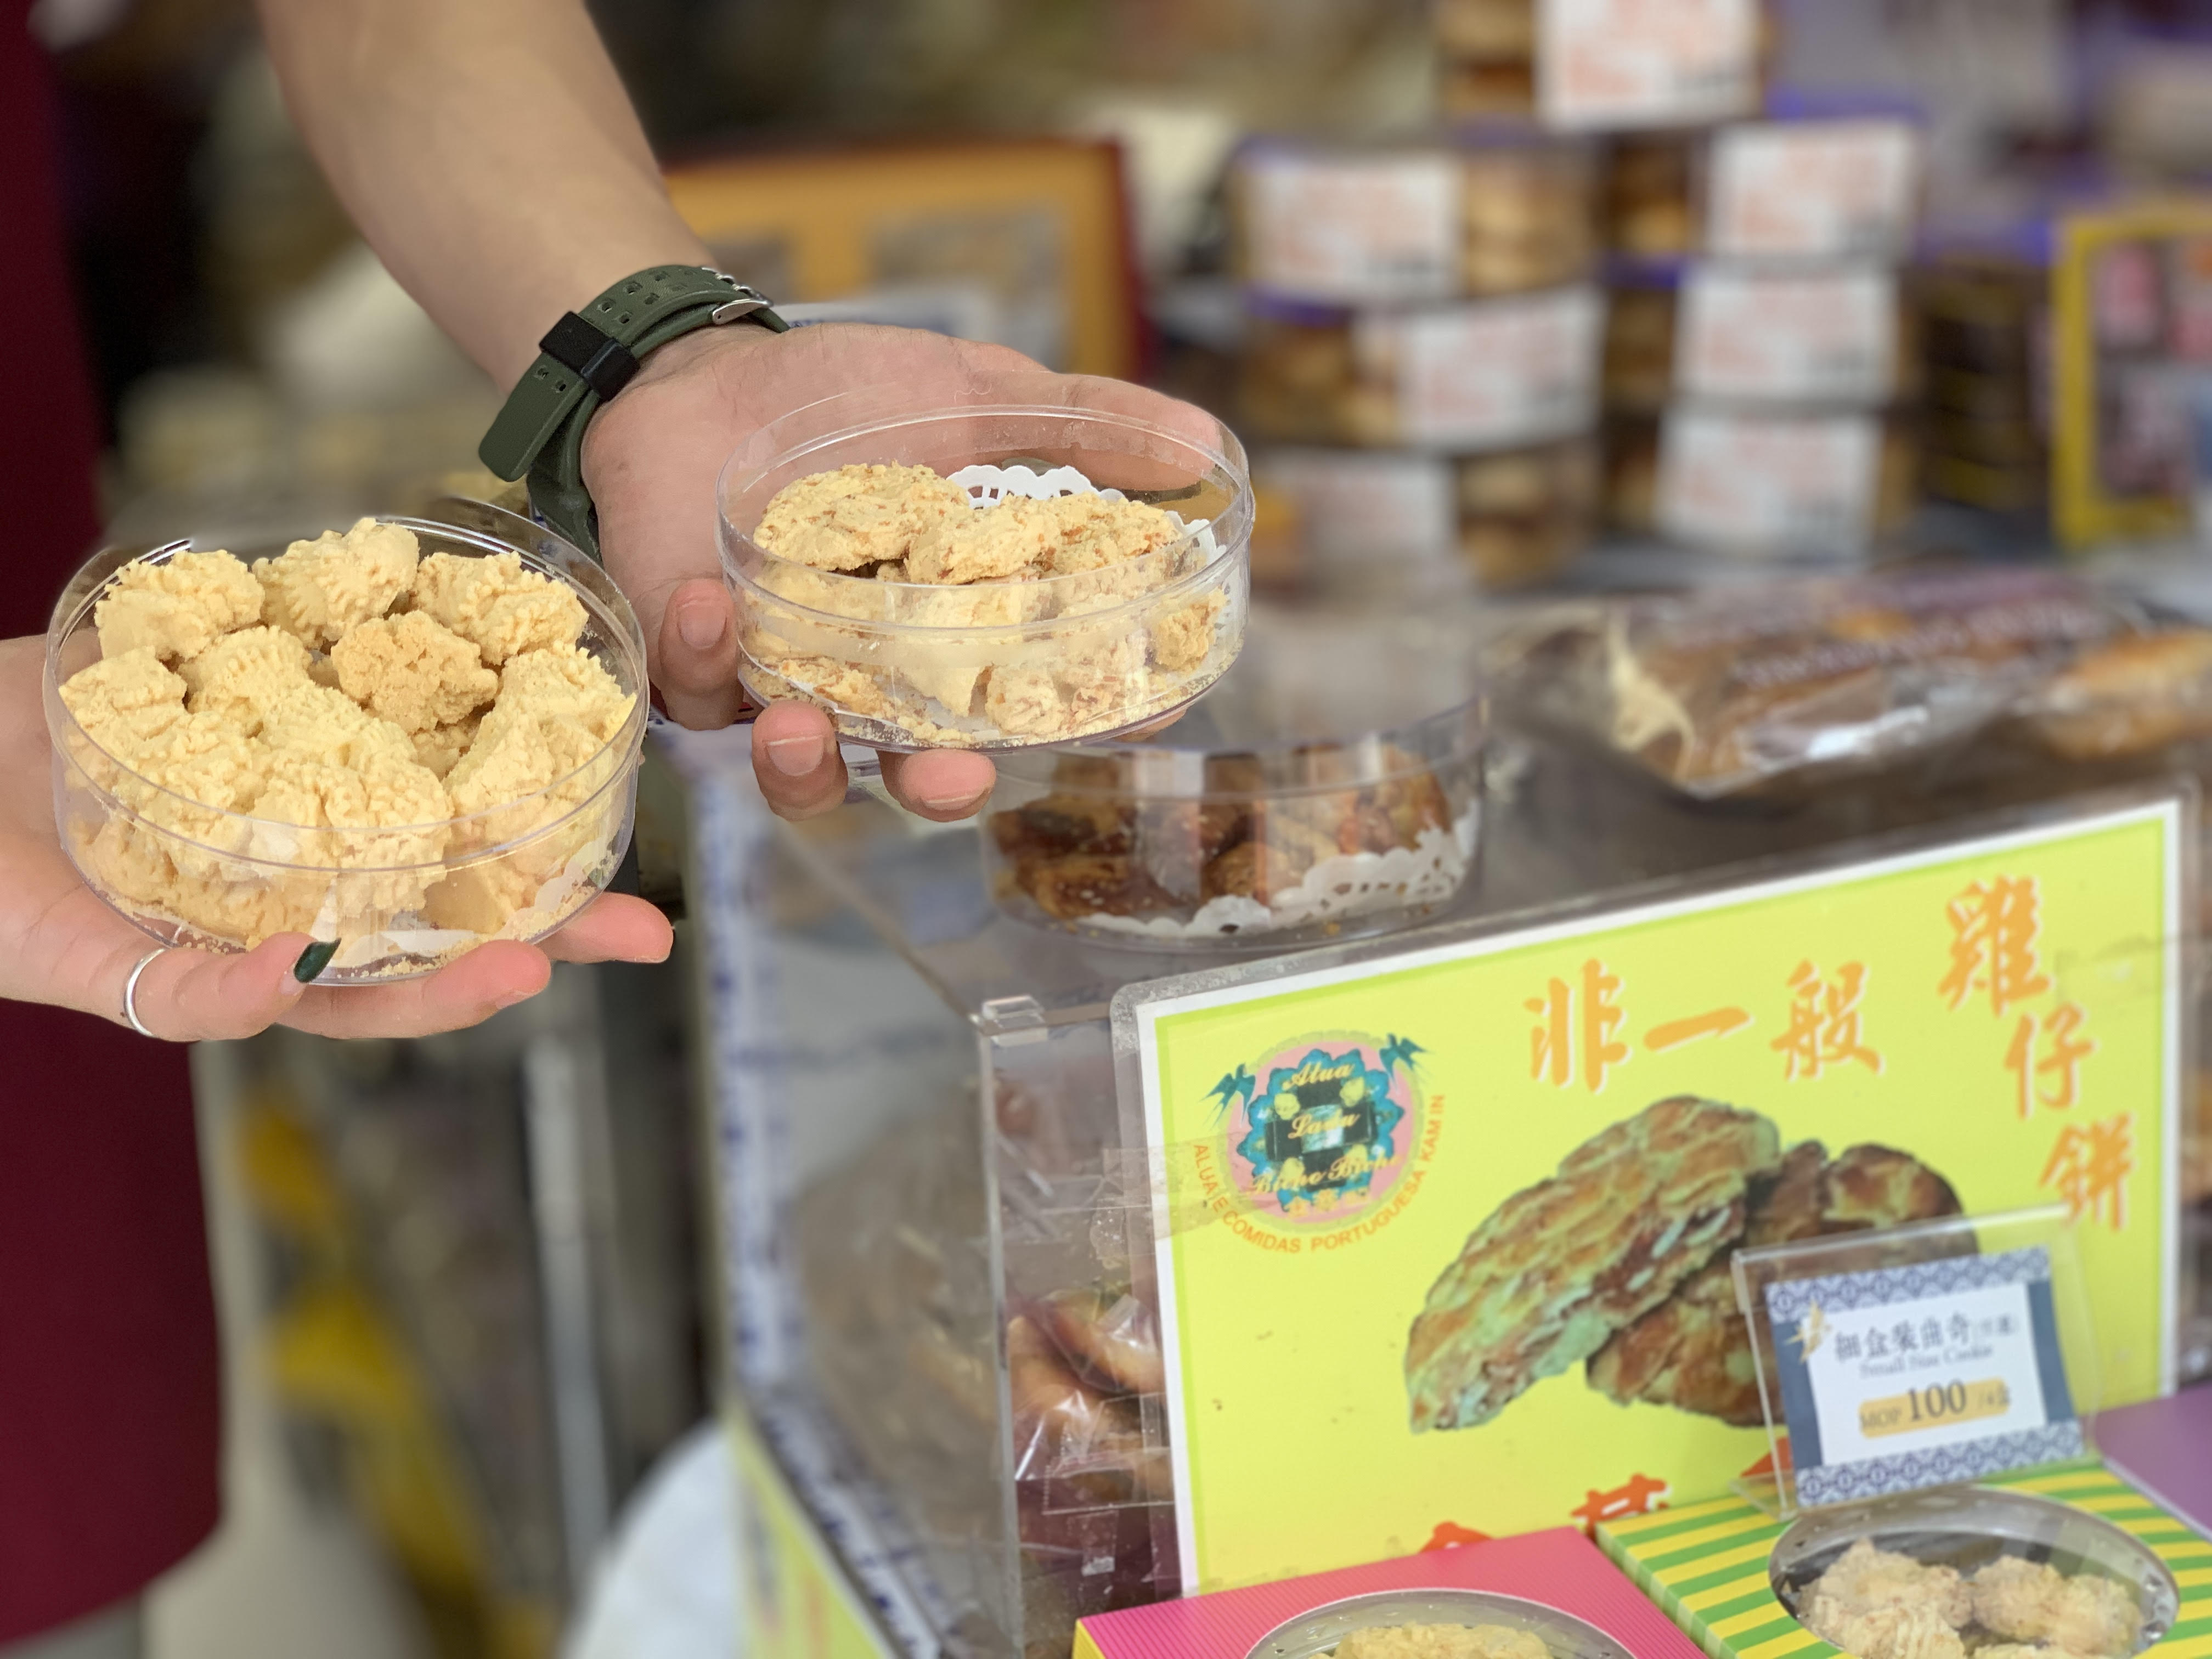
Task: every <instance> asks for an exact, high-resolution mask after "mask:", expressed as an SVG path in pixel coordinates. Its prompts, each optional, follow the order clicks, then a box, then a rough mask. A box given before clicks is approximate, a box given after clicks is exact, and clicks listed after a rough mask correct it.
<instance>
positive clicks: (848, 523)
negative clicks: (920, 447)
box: [753, 465, 972, 570]
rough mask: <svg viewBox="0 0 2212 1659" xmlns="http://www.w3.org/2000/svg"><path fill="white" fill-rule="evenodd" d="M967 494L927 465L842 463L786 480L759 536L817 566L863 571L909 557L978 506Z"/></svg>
mask: <svg viewBox="0 0 2212 1659" xmlns="http://www.w3.org/2000/svg"><path fill="white" fill-rule="evenodd" d="M971 510H972V509H971V508H970V507H969V500H968V492H967V491H966V490H964V489H962V488H961V487H960V486H959V485H958V484H957V483H953V482H952V481H951V479H949V478H941V477H939V476H938V475H937V474H936V473H934V472H933V471H930V470H929V469H928V468H927V467H926V466H880V465H859V466H842V467H839V468H838V469H837V470H836V471H835V472H817V473H816V474H814V475H813V476H812V477H805V478H800V479H798V480H797V481H795V482H794V483H787V484H786V485H785V486H784V487H783V488H782V489H780V490H778V491H777V492H776V495H775V499H774V500H772V501H769V504H768V507H767V508H766V510H764V511H763V513H762V514H761V519H760V524H759V526H758V527H757V528H756V529H755V530H754V532H753V539H754V540H755V541H756V542H757V543H759V544H760V545H761V547H762V548H763V550H766V551H768V552H769V553H772V554H774V555H775V556H776V557H777V558H779V559H787V560H788V561H790V562H792V563H793V564H804V565H811V566H812V567H813V568H815V569H817V570H860V569H862V568H866V567H867V566H869V565H872V564H881V563H883V562H884V561H886V560H896V559H903V558H905V557H906V556H907V550H908V548H909V547H911V546H912V545H913V544H914V541H915V538H916V537H917V536H920V535H921V533H922V532H924V531H926V530H927V529H929V528H930V527H931V526H934V525H936V524H937V523H938V522H939V521H940V520H945V519H948V518H951V516H952V515H954V514H956V513H957V514H960V515H962V516H963V517H964V516H967V515H968V514H969V513H970V512H971Z"/></svg>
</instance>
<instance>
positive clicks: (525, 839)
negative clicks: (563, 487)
mask: <svg viewBox="0 0 2212 1659" xmlns="http://www.w3.org/2000/svg"><path fill="white" fill-rule="evenodd" d="M439 510H440V511H441V513H448V514H449V516H450V517H451V518H452V519H453V520H455V521H454V522H441V521H438V520H430V519H417V518H400V517H390V516H382V515H380V519H379V521H380V523H384V524H392V525H398V526H404V528H406V529H408V530H410V531H412V532H414V534H415V537H416V541H417V543H418V544H419V546H420V549H421V551H422V554H423V556H428V555H430V554H433V553H451V554H455V555H459V556H464V557H469V558H488V557H490V556H495V555H497V554H502V553H518V554H520V556H521V559H522V562H523V564H524V565H525V566H526V568H529V569H531V570H534V571H536V572H538V574H541V575H544V576H548V577H550V578H552V579H553V580H556V581H558V582H560V583H562V585H564V586H566V587H568V589H569V590H570V591H571V592H574V594H575V596H576V598H577V599H579V600H580V601H581V602H582V604H583V607H584V615H585V625H584V631H583V634H582V635H581V637H580V640H579V641H578V643H579V644H580V645H581V646H583V647H585V648H586V649H587V650H589V651H590V652H591V653H592V655H593V656H594V657H596V658H597V659H599V663H600V665H601V666H603V667H604V668H605V670H606V671H607V672H608V673H609V674H611V675H612V676H613V677H614V678H615V680H616V682H617V684H619V685H620V686H621V688H622V689H623V691H624V692H626V693H629V694H631V696H633V699H634V701H633V702H632V706H631V708H630V713H629V718H628V720H626V721H625V722H624V723H623V726H622V728H621V730H620V731H619V732H617V733H616V734H615V735H614V736H613V737H612V738H611V739H609V740H608V741H607V742H606V743H605V745H604V746H603V747H602V748H601V749H600V750H599V752H597V753H596V754H594V755H593V756H592V757H591V758H590V759H589V760H587V761H586V762H585V763H583V764H582V765H580V767H578V768H577V769H575V770H574V772H572V773H570V774H569V775H568V776H566V777H564V778H562V779H560V780H558V781H556V782H554V783H553V784H551V785H550V786H549V787H545V788H544V789H542V790H539V791H538V792H536V793H532V794H530V795H527V796H525V797H524V798H522V799H518V800H514V801H511V802H508V803H507V804H505V805H500V806H496V807H493V808H491V809H489V810H488V811H483V812H479V813H477V814H474V815H472V816H470V817H453V818H448V819H446V820H444V821H442V822H440V823H424V824H414V825H405V826H393V825H379V826H377V827H375V828H373V829H371V828H358V829H356V828H345V827H338V828H327V829H308V828H303V827H301V825H298V824H295V823H284V822H281V821H278V820H275V819H270V818H258V817H252V816H250V815H248V814H246V813H242V812H235V811H220V810H216V809H215V808H211V807H208V806H204V805H200V804H199V803H197V802H196V801H193V800H191V799H187V798H185V797H184V796H182V795H179V794H177V793H173V792H172V791H170V790H168V789H166V788H163V787H160V786H159V785H157V784H155V783H154V782H153V781H149V780H148V779H146V778H144V777H142V776H140V775H138V774H137V773H136V772H134V771H132V770H131V768H130V767H129V766H128V765H126V764H125V763H123V762H122V761H121V760H119V759H118V758H117V757H115V756H113V755H112V754H110V753H109V752H108V751H107V750H106V749H104V748H102V747H101V746H100V744H97V743H96V742H94V740H93V739H92V738H90V737H89V736H88V735H87V733H86V732H85V731H84V730H83V728H82V726H79V725H78V723H77V720H76V716H74V715H73V714H71V713H70V710H69V708H68V707H67V705H66V704H64V702H63V701H62V698H61V687H62V684H63V683H64V682H65V681H66V680H68V679H69V678H70V677H71V676H72V675H74V674H76V672H77V671H79V670H81V669H83V668H86V667H88V666H90V665H92V664H94V663H95V662H97V661H99V660H100V641H99V637H98V635H97V633H96V632H95V630H94V623H93V610H94V605H96V604H97V603H98V601H99V599H100V597H101V595H102V594H103V593H104V592H105V591H106V588H107V586H109V584H110V582H111V581H112V580H113V579H114V577H115V575H116V574H117V573H118V571H119V570H121V569H122V568H123V567H124V566H125V565H126V564H129V563H131V562H133V561H134V560H137V559H139V558H147V559H150V560H154V561H166V560H167V559H168V558H170V557H171V556H174V555H175V554H177V553H179V552H185V551H193V550H213V549H215V548H216V547H227V548H228V550H229V551H230V552H231V553H233V554H234V555H236V556H238V557H239V558H240V559H243V560H246V561H247V562H251V561H252V560H253V559H255V558H260V557H269V556H275V555H277V554H281V553H282V552H283V551H284V550H285V547H286V545H287V544H288V543H289V542H290V541H291V540H293V539H294V538H295V537H296V536H299V535H306V536H310V537H312V536H313V535H314V534H316V533H317V532H319V531H320V530H321V529H323V528H325V526H322V525H319V524H318V525H311V526H287V527H286V528H284V529H283V530H282V531H277V532H270V533H268V534H266V536H265V538H263V537H260V536H257V537H255V538H252V539H247V538H240V537H229V538H224V539H222V540H220V541H219V540H216V539H215V538H211V537H207V536H196V537H193V538H189V539H186V540H182V541H178V542H173V543H169V544H164V545H162V546H161V547H159V548H157V549H151V550H149V549H147V548H144V547H137V548H118V549H112V550H108V551H106V552H103V553H100V554H99V555H97V556H94V558H93V559H92V560H90V561H89V562H87V563H86V564H85V566H84V567H83V568H82V569H80V570H79V571H78V572H77V573H76V576H75V577H73V578H72V579H71V580H70V584H69V586H68V587H67V588H66V589H64V592H63V593H62V597H61V599H60V601H59V603H58V605H56V606H55V608H54V615H53V623H52V627H51V628H50V629H49V630H48V632H47V635H46V677H45V680H46V684H45V693H46V727H47V731H48V733H49V734H50V736H51V737H52V741H53V749H54V766H53V780H54V812H55V817H56V821H57V822H58V824H59V826H60V829H61V838H62V844H63V845H64V847H65V848H67V849H68V850H69V854H70V858H71V860H73V861H74V862H75V863H76V867H77V869H78V871H79V872H80V873H82V876H83V877H84V879H85V881H86V883H87V884H88V885H89V886H90V887H91V888H92V889H93V890H94V892H96V893H98V894H99V895H100V896H101V897H102V898H104V899H105V900H106V901H107V902H108V903H109V904H110V905H112V907H113V908H115V909H116V910H117V911H118V913H119V914H121V915H123V916H124V917H125V919H126V920H128V921H131V922H132V923H133V924H135V925H136V926H137V927H141V928H143V929H144V930H145V932H146V933H149V935H151V936H152V937H153V938H155V939H160V940H161V942H162V943H164V944H167V945H190V946H193V947H196V948H198V949H202V950H211V951H244V950H246V949H249V948H250V947H251V946H252V945H255V944H258V942H259V941H260V940H262V939H265V938H267V937H269V936H270V934H273V933H284V932H300V933H307V934H310V935H312V936H313V937H314V938H316V939H325V940H335V941H337V946H338V949H337V952H336V954H335V955H334V956H333V957H331V963H330V965H329V967H328V968H327V969H325V971H324V973H323V975H322V976H321V977H320V978H319V980H318V981H316V982H317V983H318V984H323V985H348V984H367V983H374V982H380V981H390V980H398V979H408V978H412V977H414V976H415V975H419V974H424V973H428V972H430V971H432V970H433V969H436V968H438V967H440V966H441V965H443V964H444V963H447V962H449V961H451V960H452V959H453V957H457V956H459V955H460V954H461V953H462V952H463V951H467V950H469V949H471V947H473V946H475V945H479V944H482V943H483V942H484V941H486V940H488V939H521V940H525V941H530V940H535V939H543V938H544V937H545V936H546V935H548V934H550V933H553V932H554V931H555V930H556V929H557V928H558V927H561V926H562V924H563V923H565V922H567V921H568V920H569V919H570V918H572V917H573V916H574V915H576V913H577V912H579V911H580V910H581V909H582V908H584V907H585V906H586V904H588V903H590V902H591V901H592V899H593V898H594V897H596V896H598V894H599V892H600V891H601V890H603V889H604V888H605V885H606V884H607V882H608V881H609V880H610V879H611V878H612V877H613V875H614V873H615V871H616V869H617V866H619V865H620V863H621V862H622V859H623V854H624V853H625V852H626V851H627V850H628V848H629V836H630V826H631V816H632V808H633V803H634V800H635V786H636V779H637V767H638V759H639V756H640V753H641V749H642V746H643V743H644V737H645V723H646V712H645V696H644V693H645V689H646V673H645V641H644V637H643V635H641V633H640V632H639V629H638V624H637V619H636V617H635V616H633V615H632V614H631V611H630V608H629V601H628V600H626V599H623V595H622V592H621V590H620V589H618V588H617V587H616V586H615V585H614V583H613V582H612V581H611V580H610V579H609V578H608V576H607V574H606V573H605V571H603V570H601V569H600V568H599V566H598V565H597V564H595V563H593V562H592V561H591V560H590V559H589V558H587V557H586V556H584V555H583V554H582V553H580V552H579V551H578V550H576V549H575V548H574V547H572V546H571V545H569V544H568V543H567V542H565V541H563V540H562V539H561V538H559V537H557V536H555V535H553V534H552V533H551V532H548V531H545V530H543V529H540V528H539V527H538V526H535V525H533V524H532V523H530V522H529V521H528V520H524V519H520V518H517V517H516V516H515V515H514V514H513V513H506V512H502V511H501V510H500V509H499V508H496V507H486V506H483V505H482V504H481V503H477V502H460V501H453V502H448V503H446V504H444V506H442V507H441V508H440V509H439Z"/></svg>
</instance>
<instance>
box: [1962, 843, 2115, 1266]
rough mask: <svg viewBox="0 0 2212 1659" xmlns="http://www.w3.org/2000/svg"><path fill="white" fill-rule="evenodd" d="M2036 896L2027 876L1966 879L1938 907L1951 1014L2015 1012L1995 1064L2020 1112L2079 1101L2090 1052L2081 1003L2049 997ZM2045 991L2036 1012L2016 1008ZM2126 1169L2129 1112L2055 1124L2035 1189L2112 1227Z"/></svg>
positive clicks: (2078, 1215) (2093, 1048)
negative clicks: (1947, 939) (1984, 1006)
mask: <svg viewBox="0 0 2212 1659" xmlns="http://www.w3.org/2000/svg"><path fill="white" fill-rule="evenodd" d="M2042 904H2043V896H2042V893H2041V891H2040V890H2039V888H2038V887H2037V885H2036V882H2035V878H2033V877H2032V876H1997V877H1994V878H1991V879H1989V880H1987V881H1974V882H1970V883H1969V884H1967V885H1966V887H1965V888H1964V889H1962V890H1960V892H1959V893H1958V894H1957V895H1956V896H1954V897H1953V898H1952V900H1951V902H1950V903H1949V904H1948V907H1947V908H1946V911H1945V920H1946V921H1948V923H1949V925H1950V930H1951V946H1950V965H1949V967H1948V969H1946V970H1945V972H1944V974H1943V977H1942V981H1941V982H1940V983H1939V984H1938V986H1937V987H1936V989H1937V992H1938V994H1940V995H1941V996H1942V999H1943V1001H1944V1006H1947V1007H1948V1008H1950V1009H1952V1010H1953V1011H1954V1012H1955V1011H1957V1010H1959V1009H1961V1008H1964V1007H1966V1006H1968V1005H1969V1004H1970V1003H1978V1002H1979V1001H1981V1000H1983V999H1984V998H1986V999H1987V1001H1988V1006H1989V1009H1990V1012H1991V1013H1992V1014H1993V1015H1995V1016H1996V1018H2000V1019H2002V1018H2005V1017H2006V1016H2007V1015H2008V1014H2009V1013H2011V1012H2012V1011H2013V1010H2014V1009H2015V1008H2016V1007H2017V1008H2021V1012H2020V1013H2019V1015H2018V1017H2017V1018H2016V1019H2015V1021H2014V1024H2013V1028H2012V1037H2011V1040H2010V1042H2008V1044H2007V1045H2006V1048H2005V1053H2004V1070H2005V1072H2006V1073H2007V1074H2008V1077H2009V1078H2010V1079H2011V1088H2010V1092H2011V1097H2012V1100H2013V1103H2014V1105H2015V1109H2017V1111H2018V1112H2019V1114H2020V1115H2021V1117H2022V1118H2032V1117H2033V1116H2034V1115H2035V1112H2036V1109H2037V1108H2038V1107H2041V1108H2042V1109H2044V1110H2045V1111H2050V1112H2066V1111H2070V1110H2072V1109H2073V1108H2074V1107H2075V1105H2076V1104H2077V1103H2080V1101H2081V1098H2082V1079H2081V1069H2082V1064H2083V1062H2084V1061H2086V1060H2088V1059H2089V1058H2090V1056H2091V1055H2093V1054H2095V1053H2096V1052H2097V1044H2096V1041H2095V1039H2094V1038H2093V1037H2091V1036H2089V1035H2088V1031H2087V1026H2088V1023H2089V1017H2088V1014H2087V1012H2085V1011H2084V1010H2083V1008H2082V1007H2081V1004H2079V1003H2078V1002H2074V1001H2070V1000H2066V1001H2061V1000H2057V993H2056V992H2055V990H2054V989H2053V987H2052V983H2051V975H2050V974H2049V973H2048V972H2047V971H2045V968H2044V965H2043V958H2042V939H2041V933H2042V927H2043V916H2042ZM2045 996H2049V997H2051V998H2052V999H2053V1000H2052V1003H2051V1006H2050V1007H2048V1008H2045V1009H2041V1010H2038V1009H2034V1008H2027V1007H2021V1005H2023V1004H2027V1003H2029V1002H2032V1001H2033V1000H2035V999H2037V998H2040V997H2045ZM2134 1171H2135V1145H2134V1124H2133V1118H2132V1115H2130V1114H2127V1113H2123V1114H2121V1115H2119V1116H2118V1117H2113V1118H2110V1119H2106V1120H2105V1121H2101V1122H2092V1123H2086V1124H2085V1123H2069V1124H2067V1125H2066V1126H2065V1127H2063V1128H2062V1129H2060V1130H2059V1132H2058V1135H2057V1139H2056V1140H2055V1141H2054V1142H2053V1144H2052V1146H2051V1157H2050V1159H2049V1161H2048V1162H2047V1163H2046V1164H2045V1165H2044V1170H2043V1177H2042V1183H2041V1184H2042V1185H2043V1186H2044V1187H2045V1188H2046V1189H2048V1190H2049V1191H2051V1192H2052V1193H2054V1194H2057V1196H2058V1197H2059V1198H2061V1199H2062V1200H2064V1201H2065V1205H2066V1208H2067V1212H2068V1214H2069V1216H2071V1217H2072V1218H2074V1219H2075V1220H2077V1221H2078V1220H2081V1219H2083V1218H2087V1219H2089V1220H2091V1221H2094V1222H2100V1223H2102V1224H2103V1225H2106V1226H2107V1227H2110V1228H2112V1229H2113V1230H2114V1231H2118V1230H2119V1229H2120V1228H2122V1227H2124V1226H2125V1225H2127V1178H2128V1176H2130V1175H2131V1174H2133V1173H2134Z"/></svg>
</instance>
